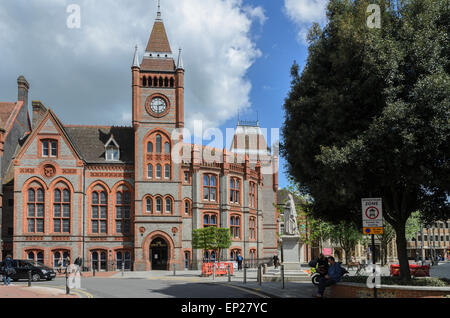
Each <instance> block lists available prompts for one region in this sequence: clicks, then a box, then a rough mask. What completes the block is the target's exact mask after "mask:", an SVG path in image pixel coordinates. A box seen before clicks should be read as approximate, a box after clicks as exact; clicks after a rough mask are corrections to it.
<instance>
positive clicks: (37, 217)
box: [27, 188, 44, 233]
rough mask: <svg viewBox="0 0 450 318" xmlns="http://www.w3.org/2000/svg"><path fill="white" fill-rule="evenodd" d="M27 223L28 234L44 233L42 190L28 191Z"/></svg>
mask: <svg viewBox="0 0 450 318" xmlns="http://www.w3.org/2000/svg"><path fill="white" fill-rule="evenodd" d="M27 223H28V232H29V233H44V190H43V189H42V188H37V189H36V188H33V189H29V190H28V200H27Z"/></svg>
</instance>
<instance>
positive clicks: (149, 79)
mask: <svg viewBox="0 0 450 318" xmlns="http://www.w3.org/2000/svg"><path fill="white" fill-rule="evenodd" d="M148 87H152V77H151V76H149V77H148Z"/></svg>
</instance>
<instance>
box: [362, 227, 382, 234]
mask: <svg viewBox="0 0 450 318" xmlns="http://www.w3.org/2000/svg"><path fill="white" fill-rule="evenodd" d="M363 233H364V234H366V235H372V234H375V235H381V234H383V228H382V227H363Z"/></svg>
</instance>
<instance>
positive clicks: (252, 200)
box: [249, 182, 257, 209]
mask: <svg viewBox="0 0 450 318" xmlns="http://www.w3.org/2000/svg"><path fill="white" fill-rule="evenodd" d="M256 190H257V189H256V183H254V182H250V192H249V205H250V207H251V208H254V209H256Z"/></svg>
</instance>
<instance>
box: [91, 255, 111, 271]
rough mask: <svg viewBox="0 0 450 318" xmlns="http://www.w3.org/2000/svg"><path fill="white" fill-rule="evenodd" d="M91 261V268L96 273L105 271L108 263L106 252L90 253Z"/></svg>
mask: <svg viewBox="0 0 450 318" xmlns="http://www.w3.org/2000/svg"><path fill="white" fill-rule="evenodd" d="M99 258H100V260H99ZM91 259H92V268H95V270H97V271H99V270H101V271H106V269H107V262H108V254H107V253H106V251H92V252H91Z"/></svg>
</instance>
